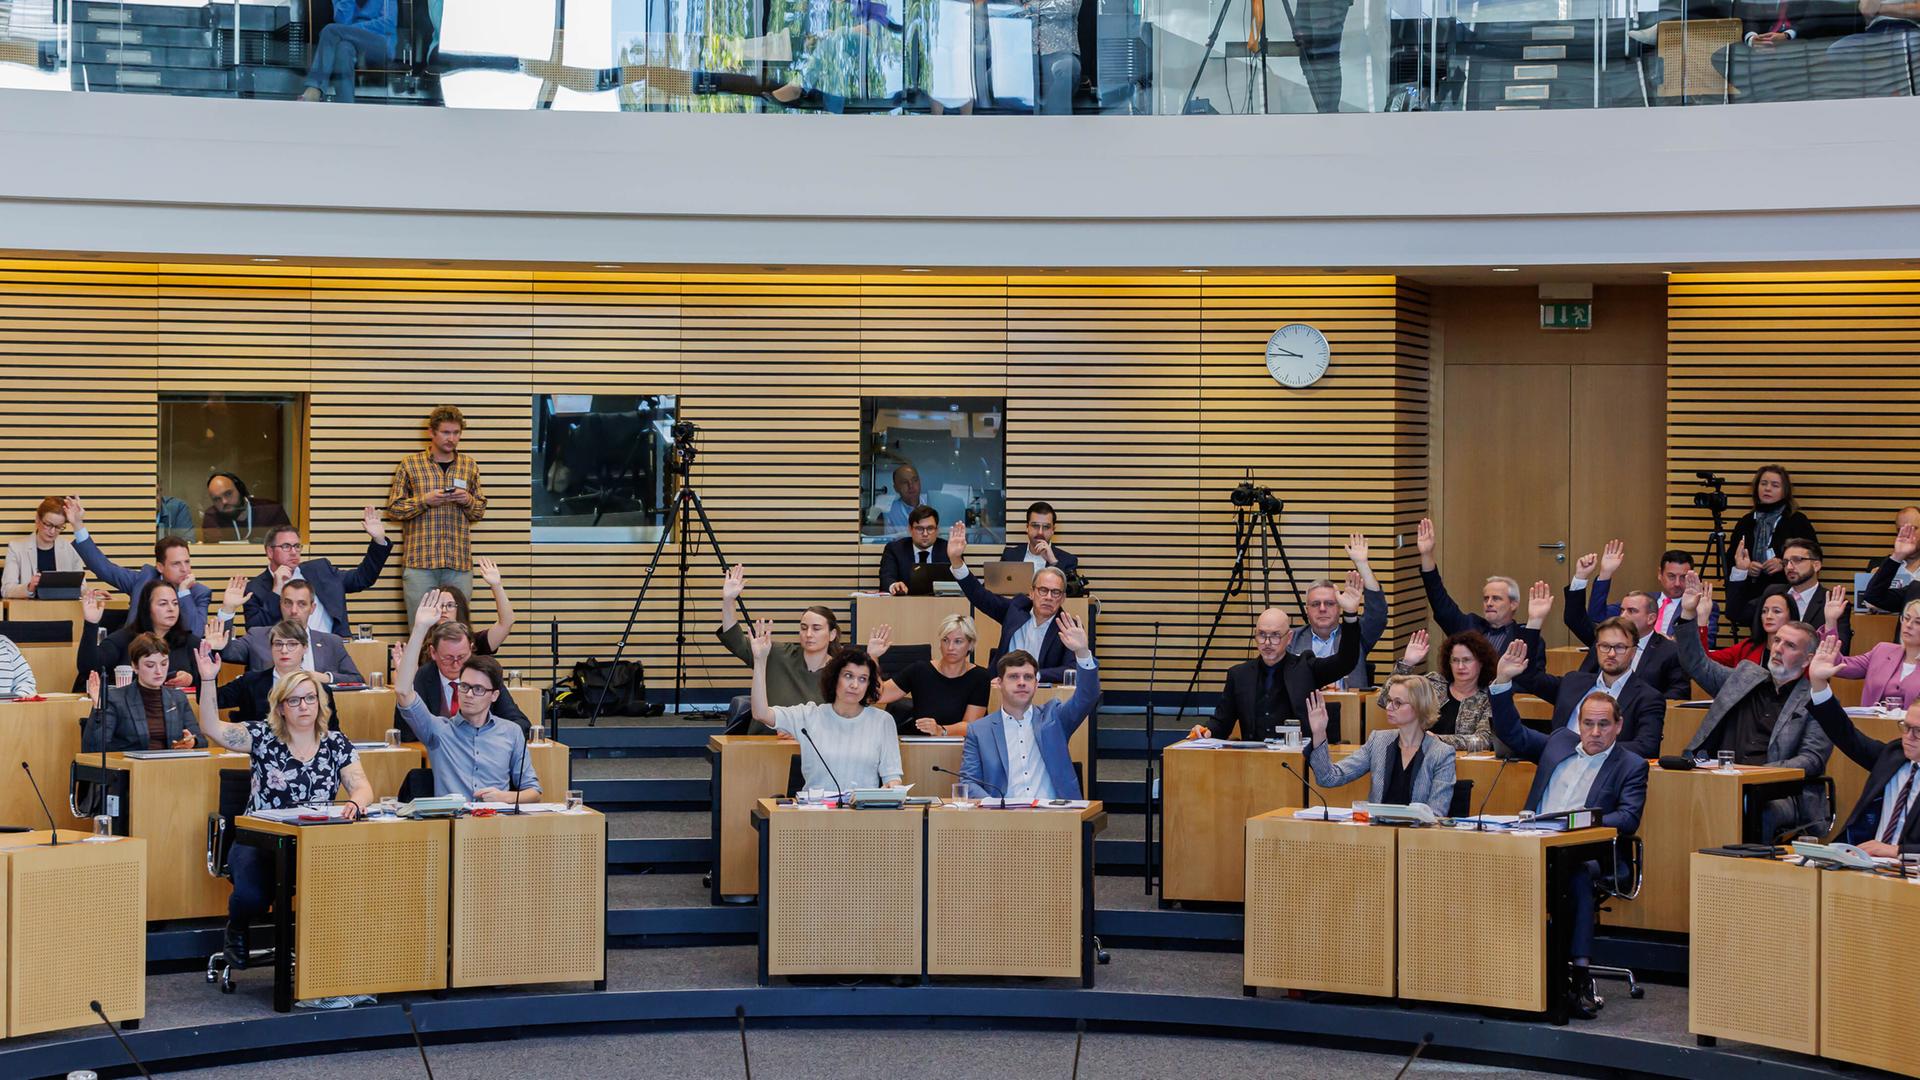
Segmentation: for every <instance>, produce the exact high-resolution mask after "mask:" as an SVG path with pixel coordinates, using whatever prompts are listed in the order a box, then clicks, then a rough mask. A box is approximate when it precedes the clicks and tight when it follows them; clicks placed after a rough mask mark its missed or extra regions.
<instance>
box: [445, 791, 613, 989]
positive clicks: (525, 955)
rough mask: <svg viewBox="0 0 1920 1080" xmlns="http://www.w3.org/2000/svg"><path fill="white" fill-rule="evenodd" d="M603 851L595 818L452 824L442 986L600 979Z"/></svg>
mask: <svg viewBox="0 0 1920 1080" xmlns="http://www.w3.org/2000/svg"><path fill="white" fill-rule="evenodd" d="M606 853H607V819H606V818H604V817H602V816H601V815H599V814H597V813H592V812H589V813H587V814H580V815H574V814H537V815H532V816H527V815H522V816H519V817H514V816H512V815H496V816H494V817H491V818H463V819H461V820H459V821H456V822H454V825H453V871H452V882H453V889H452V891H453V926H452V928H451V930H450V932H449V937H450V940H451V943H452V958H451V959H450V961H449V964H450V967H449V968H448V972H447V982H448V985H450V986H508V985H514V984H521V983H559V982H593V981H596V980H599V979H603V978H606V963H605V958H606V948H605V943H606V931H607V908H606V895H607V894H606Z"/></svg>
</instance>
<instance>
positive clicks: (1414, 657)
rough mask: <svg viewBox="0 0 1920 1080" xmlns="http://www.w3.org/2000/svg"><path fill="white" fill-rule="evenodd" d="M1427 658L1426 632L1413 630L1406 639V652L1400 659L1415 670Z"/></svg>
mask: <svg viewBox="0 0 1920 1080" xmlns="http://www.w3.org/2000/svg"><path fill="white" fill-rule="evenodd" d="M1426 658H1427V632H1426V631H1425V630H1415V631H1414V632H1413V636H1412V637H1410V638H1408V639H1407V651H1406V654H1405V655H1404V656H1402V657H1401V658H1400V659H1401V661H1402V662H1404V663H1405V664H1406V665H1407V666H1408V667H1410V668H1417V667H1419V666H1420V664H1421V662H1422V661H1424V660H1425V659H1426Z"/></svg>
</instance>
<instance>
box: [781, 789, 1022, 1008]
mask: <svg viewBox="0 0 1920 1080" xmlns="http://www.w3.org/2000/svg"><path fill="white" fill-rule="evenodd" d="M754 812H755V813H756V814H757V815H759V816H761V817H764V818H766V827H767V835H766V841H765V842H766V844H767V846H768V850H767V882H766V890H765V897H764V902H765V903H766V905H767V914H766V916H765V918H766V925H767V944H766V948H767V974H769V975H806V974H823V975H826V974H840V975H855V974H864V975H917V974H919V973H920V963H921V957H920V949H921V942H922V938H923V935H924V934H925V921H924V919H923V918H922V910H923V908H922V903H921V898H922V895H923V883H922V880H921V866H922V863H923V858H924V853H925V848H924V844H923V835H922V834H923V830H924V827H925V821H924V816H925V813H926V812H925V811H924V810H921V809H919V808H917V807H916V808H913V809H903V810H801V809H796V808H794V807H790V806H775V805H774V804H773V801H772V800H770V799H762V800H761V801H760V803H759V805H758V806H756V807H755V811H754ZM966 812H967V813H986V811H978V810H975V811H966ZM822 867H832V868H833V871H832V872H830V873H822V872H821V868H822ZM973 884H974V887H975V888H978V887H979V883H978V882H974V883H973ZM854 898H857V900H856V902H855V907H856V908H857V910H858V913H859V915H858V917H857V918H850V917H849V912H850V910H852V909H850V908H849V906H848V904H849V900H850V899H854Z"/></svg>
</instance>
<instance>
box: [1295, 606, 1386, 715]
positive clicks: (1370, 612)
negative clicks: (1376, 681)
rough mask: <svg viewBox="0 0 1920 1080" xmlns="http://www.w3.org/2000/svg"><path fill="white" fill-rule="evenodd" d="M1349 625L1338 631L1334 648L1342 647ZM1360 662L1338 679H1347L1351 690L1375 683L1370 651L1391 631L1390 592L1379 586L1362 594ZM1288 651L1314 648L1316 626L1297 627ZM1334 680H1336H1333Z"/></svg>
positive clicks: (1298, 651)
mask: <svg viewBox="0 0 1920 1080" xmlns="http://www.w3.org/2000/svg"><path fill="white" fill-rule="evenodd" d="M1345 627H1346V624H1345V623H1342V624H1340V626H1339V627H1338V628H1336V629H1335V630H1334V647H1335V648H1339V644H1340V643H1339V638H1340V637H1341V636H1343V635H1344V634H1345V633H1346V630H1345ZM1359 630H1360V662H1359V663H1357V664H1355V665H1354V666H1353V670H1351V671H1349V672H1346V673H1345V674H1343V675H1336V676H1335V677H1334V678H1344V679H1346V680H1347V689H1349V690H1358V689H1360V688H1362V687H1367V686H1372V685H1373V665H1372V664H1369V663H1368V662H1367V654H1368V653H1370V652H1372V651H1373V647H1374V645H1375V644H1376V643H1378V642H1379V640H1380V635H1382V634H1384V633H1386V632H1387V594H1386V593H1384V592H1381V591H1380V590H1378V589H1368V590H1366V591H1364V592H1362V593H1361V594H1360V625H1359ZM1287 651H1288V652H1290V653H1293V654H1295V655H1304V654H1307V653H1311V652H1312V651H1313V629H1312V628H1311V627H1307V626H1298V627H1295V628H1294V631H1293V637H1292V638H1291V639H1290V640H1288V642H1287ZM1329 681H1332V680H1329Z"/></svg>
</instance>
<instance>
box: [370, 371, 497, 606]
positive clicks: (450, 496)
mask: <svg viewBox="0 0 1920 1080" xmlns="http://www.w3.org/2000/svg"><path fill="white" fill-rule="evenodd" d="M466 428H467V418H466V417H465V416H463V415H461V413H460V410H459V409H456V408H454V407H453V406H451V405H442V406H440V407H439V408H436V409H434V410H433V412H432V413H431V414H429V415H428V417H427V431H428V432H429V433H430V435H431V437H432V441H431V442H430V443H428V445H427V448H426V449H425V450H422V451H420V452H419V453H417V454H408V455H407V456H406V457H404V458H401V459H400V464H399V465H398V466H397V467H395V468H394V470H393V487H392V488H391V489H389V490H388V492H387V516H388V517H389V518H391V519H393V520H394V521H398V522H400V523H401V527H402V533H401V545H402V552H401V554H402V557H403V558H404V559H405V561H406V569H405V570H404V571H402V573H401V581H402V583H403V584H404V586H405V588H406V594H407V610H408V611H409V612H411V611H413V610H415V609H416V608H418V607H419V606H420V598H421V597H422V596H425V595H426V594H427V592H428V591H429V590H432V589H438V588H442V587H444V586H448V585H451V586H453V587H454V588H457V589H459V590H460V591H461V592H462V593H464V594H466V595H468V596H471V595H473V545H472V540H471V530H472V527H473V523H474V522H476V521H479V520H480V519H481V518H483V517H485V516H487V497H486V496H485V495H483V494H482V493H481V490H480V466H479V465H478V464H476V463H475V462H474V460H473V458H472V457H471V456H470V455H467V454H463V453H461V452H460V436H461V435H462V434H464V433H465V432H466Z"/></svg>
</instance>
